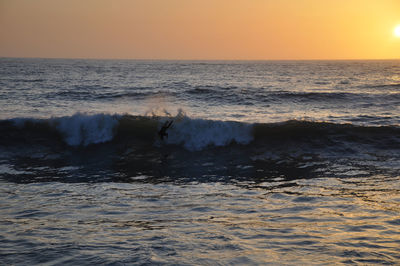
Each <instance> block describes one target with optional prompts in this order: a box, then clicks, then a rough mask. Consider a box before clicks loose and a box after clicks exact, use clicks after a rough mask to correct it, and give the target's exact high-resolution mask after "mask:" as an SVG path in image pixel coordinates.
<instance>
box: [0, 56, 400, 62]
mask: <svg viewBox="0 0 400 266" xmlns="http://www.w3.org/2000/svg"><path fill="white" fill-rule="evenodd" d="M5 58H6V59H55V60H57V59H58V60H131V61H247V62H248V61H391V60H400V58H366V59H363V58H338V59H337V58H336V59H329V58H326V59H325V58H316V59H173V58H111V57H104V58H102V57H40V56H24V57H16V56H1V55H0V59H5Z"/></svg>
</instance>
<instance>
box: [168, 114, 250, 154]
mask: <svg viewBox="0 0 400 266" xmlns="http://www.w3.org/2000/svg"><path fill="white" fill-rule="evenodd" d="M252 140H253V135H252V125H251V124H245V123H238V122H229V121H212V120H203V119H191V118H189V117H186V116H181V117H179V118H178V119H175V120H174V124H173V125H172V127H171V128H170V129H169V130H168V138H167V140H166V142H167V143H168V144H179V145H183V146H184V147H185V148H186V149H188V150H191V151H198V150H201V149H203V148H205V147H207V146H210V145H214V146H225V145H228V144H230V143H232V142H236V143H240V144H248V143H249V142H251V141H252Z"/></svg>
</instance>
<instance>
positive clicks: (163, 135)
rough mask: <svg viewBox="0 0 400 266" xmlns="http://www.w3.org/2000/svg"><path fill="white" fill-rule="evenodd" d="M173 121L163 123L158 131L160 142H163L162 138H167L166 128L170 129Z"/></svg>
mask: <svg viewBox="0 0 400 266" xmlns="http://www.w3.org/2000/svg"><path fill="white" fill-rule="evenodd" d="M173 122H174V121H172V120H171V121H168V120H167V121H165V123H164V125H163V126H162V127H161V129H160V131H158V136H160V139H161V140H163V139H164V137H167V138H168V133H167V130H168V128H170V127H171V125H172V123H173Z"/></svg>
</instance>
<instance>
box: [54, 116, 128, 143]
mask: <svg viewBox="0 0 400 266" xmlns="http://www.w3.org/2000/svg"><path fill="white" fill-rule="evenodd" d="M119 118H120V116H118V115H106V114H96V115H87V114H80V113H78V114H75V115H73V116H67V117H60V118H55V119H54V120H53V122H54V123H55V124H56V128H57V129H58V130H59V131H60V133H61V134H62V135H63V137H64V140H65V142H66V143H67V144H68V145H71V146H78V145H84V146H87V145H89V144H96V143H103V142H106V141H110V140H112V138H113V136H114V127H115V126H116V125H117V124H118V120H119Z"/></svg>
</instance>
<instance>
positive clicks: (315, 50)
mask: <svg viewBox="0 0 400 266" xmlns="http://www.w3.org/2000/svg"><path fill="white" fill-rule="evenodd" d="M399 24H400V0H0V56H3V57H4V56H5V57H58V58H126V59H249V60H254V59H260V60H263V59H387V58H400V38H395V37H394V35H393V29H394V27H395V26H396V25H399Z"/></svg>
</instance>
